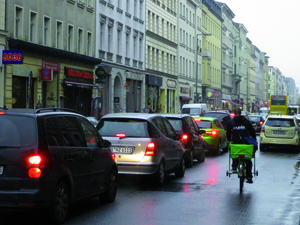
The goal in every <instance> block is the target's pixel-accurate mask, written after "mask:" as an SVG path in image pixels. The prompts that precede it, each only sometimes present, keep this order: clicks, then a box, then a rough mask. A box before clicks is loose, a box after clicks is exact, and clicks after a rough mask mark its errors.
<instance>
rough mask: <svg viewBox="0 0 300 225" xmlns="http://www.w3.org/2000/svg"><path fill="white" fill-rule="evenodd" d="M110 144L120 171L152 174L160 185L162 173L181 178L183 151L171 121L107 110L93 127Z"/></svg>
mask: <svg viewBox="0 0 300 225" xmlns="http://www.w3.org/2000/svg"><path fill="white" fill-rule="evenodd" d="M97 129H98V130H99V132H100V134H101V135H102V136H103V137H104V138H105V139H107V140H109V141H110V142H111V143H112V146H111V149H112V151H113V153H115V154H116V158H117V165H118V169H119V173H120V174H136V175H152V176H153V179H154V181H155V182H156V183H157V184H158V185H162V184H163V183H164V180H165V174H166V173H175V175H176V176H177V177H183V176H184V173H185V152H184V149H183V148H182V146H181V144H180V141H179V137H178V135H177V134H176V131H175V130H174V128H173V127H172V125H171V123H170V122H169V121H168V120H167V118H165V117H164V116H162V115H159V114H155V113H111V114H107V115H104V116H103V117H102V118H101V119H100V122H99V124H98V126H97Z"/></svg>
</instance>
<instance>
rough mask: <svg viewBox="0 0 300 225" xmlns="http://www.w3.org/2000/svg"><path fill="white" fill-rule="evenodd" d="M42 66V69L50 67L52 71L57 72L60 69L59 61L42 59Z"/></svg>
mask: <svg viewBox="0 0 300 225" xmlns="http://www.w3.org/2000/svg"><path fill="white" fill-rule="evenodd" d="M42 68H43V69H51V70H53V71H57V72H59V71H60V63H57V62H51V61H47V60H43V61H42Z"/></svg>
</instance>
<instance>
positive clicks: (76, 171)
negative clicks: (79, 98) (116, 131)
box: [0, 108, 118, 223]
mask: <svg viewBox="0 0 300 225" xmlns="http://www.w3.org/2000/svg"><path fill="white" fill-rule="evenodd" d="M0 124H1V126H0V149H1V151H0V207H1V208H9V209H28V208H30V209H40V208H43V207H45V209H47V212H49V213H50V215H51V219H52V220H53V221H54V222H55V223H61V222H63V221H64V220H65V219H66V217H67V214H68V211H69V207H70V204H71V203H73V202H75V201H77V200H81V199H83V198H90V197H98V196H99V197H101V198H102V199H104V200H105V201H106V202H113V201H114V200H115V197H116V193H117V175H118V168H117V165H116V162H115V160H114V159H115V156H114V154H112V152H111V151H110V149H109V147H110V142H108V141H105V140H103V139H102V137H101V135H100V134H99V132H98V131H97V130H96V128H95V127H94V126H93V125H92V124H91V123H90V122H89V121H88V120H87V119H86V117H84V116H82V115H80V114H77V113H74V112H71V110H66V109H58V108H51V109H38V110H34V109H31V110H29V109H0Z"/></svg>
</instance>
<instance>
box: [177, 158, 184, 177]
mask: <svg viewBox="0 0 300 225" xmlns="http://www.w3.org/2000/svg"><path fill="white" fill-rule="evenodd" d="M184 174H185V160H184V158H182V159H181V162H180V166H179V168H178V170H177V171H176V172H175V176H176V177H184Z"/></svg>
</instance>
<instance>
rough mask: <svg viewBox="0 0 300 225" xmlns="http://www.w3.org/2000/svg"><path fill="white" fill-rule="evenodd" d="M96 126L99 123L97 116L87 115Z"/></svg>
mask: <svg viewBox="0 0 300 225" xmlns="http://www.w3.org/2000/svg"><path fill="white" fill-rule="evenodd" d="M86 118H87V119H88V120H89V121H90V122H91V123H92V124H93V125H94V126H95V127H96V126H97V124H98V122H99V121H98V120H97V119H96V117H94V116H87V117H86Z"/></svg>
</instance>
